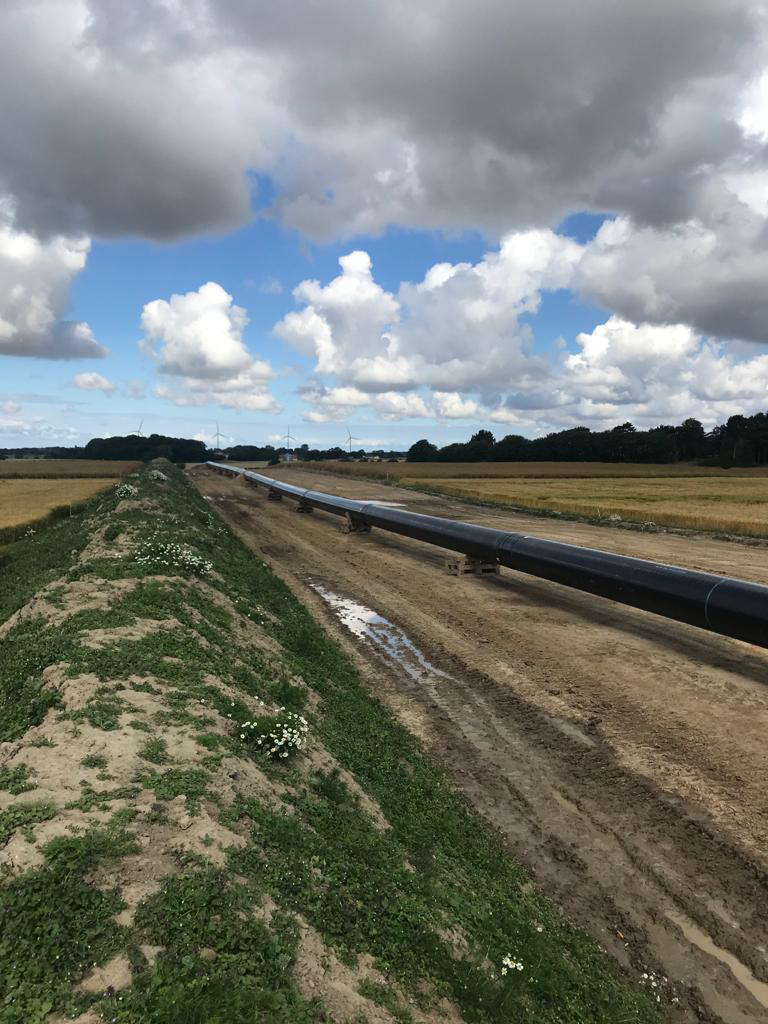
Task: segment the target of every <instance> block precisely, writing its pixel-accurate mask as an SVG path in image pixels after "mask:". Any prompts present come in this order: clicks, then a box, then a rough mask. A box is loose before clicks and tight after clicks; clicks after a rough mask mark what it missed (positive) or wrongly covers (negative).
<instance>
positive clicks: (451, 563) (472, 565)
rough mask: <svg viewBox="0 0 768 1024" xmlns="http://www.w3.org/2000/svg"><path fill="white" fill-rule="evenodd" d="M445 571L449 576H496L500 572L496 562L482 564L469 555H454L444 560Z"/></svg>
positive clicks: (479, 560)
mask: <svg viewBox="0 0 768 1024" xmlns="http://www.w3.org/2000/svg"><path fill="white" fill-rule="evenodd" d="M445 571H446V572H447V573H448V575H449V576H468V575H471V576H498V575H499V572H500V571H501V570H500V567H499V566H498V565H497V564H496V562H483V561H482V560H481V559H479V558H472V556H471V555H455V556H453V557H451V558H446V560H445Z"/></svg>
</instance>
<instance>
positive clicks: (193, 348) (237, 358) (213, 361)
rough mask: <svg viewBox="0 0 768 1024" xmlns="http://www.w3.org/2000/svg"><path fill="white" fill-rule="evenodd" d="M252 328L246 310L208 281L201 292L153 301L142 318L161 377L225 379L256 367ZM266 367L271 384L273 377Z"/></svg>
mask: <svg viewBox="0 0 768 1024" xmlns="http://www.w3.org/2000/svg"><path fill="white" fill-rule="evenodd" d="M247 323H248V317H247V315H246V312H245V310H244V309H243V308H242V307H241V306H236V305H235V304H234V303H233V301H232V296H231V295H230V294H229V293H228V292H226V291H225V290H224V289H223V288H222V287H221V285H219V284H216V283H215V282H214V281H209V282H208V283H207V284H204V285H201V287H200V288H199V289H198V290H197V291H196V292H187V293H186V294H185V295H172V296H171V298H170V300H169V301H166V300H165V299H155V300H154V301H153V302H148V303H147V304H146V305H145V306H144V310H143V312H142V314H141V326H142V327H143V329H144V332H145V339H144V341H143V342H142V347H143V349H144V350H145V351H146V352H148V353H149V354H150V355H151V356H153V358H154V359H155V360H156V362H157V366H158V369H159V371H160V372H161V373H168V374H174V375H177V376H182V377H201V378H202V377H206V378H211V379H216V378H219V379H224V378H226V377H229V376H231V375H232V374H233V373H239V372H241V371H243V370H246V369H249V368H251V367H252V366H253V364H254V361H253V359H252V358H251V356H250V354H249V352H248V350H247V349H246V347H245V345H244V344H243V337H242V335H243V330H244V328H245V326H246V325H247ZM262 366H263V371H264V372H263V377H264V379H266V378H268V377H269V376H271V373H270V370H269V368H268V367H267V365H266V364H262Z"/></svg>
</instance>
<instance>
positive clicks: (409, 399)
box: [373, 391, 432, 420]
mask: <svg viewBox="0 0 768 1024" xmlns="http://www.w3.org/2000/svg"><path fill="white" fill-rule="evenodd" d="M373 406H374V408H375V409H376V411H377V412H378V413H380V414H381V415H382V416H383V417H384V418H385V419H388V420H403V419H411V418H421V417H424V416H431V415H432V412H431V410H430V409H429V407H428V406H427V404H426V402H425V401H424V399H423V398H422V397H421V396H420V395H416V394H413V393H410V394H403V393H402V392H400V391H384V392H382V393H381V394H378V395H376V397H375V399H374V401H373Z"/></svg>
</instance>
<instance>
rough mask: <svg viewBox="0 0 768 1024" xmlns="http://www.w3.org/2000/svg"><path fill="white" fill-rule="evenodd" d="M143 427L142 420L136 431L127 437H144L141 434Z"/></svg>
mask: <svg viewBox="0 0 768 1024" xmlns="http://www.w3.org/2000/svg"><path fill="white" fill-rule="evenodd" d="M143 426H144V420H142V421H141V423H140V424H139V427H138V430H132V431H131V432H130V434H129V435H128V437H144V435H143V434H142V432H141V428H142V427H143Z"/></svg>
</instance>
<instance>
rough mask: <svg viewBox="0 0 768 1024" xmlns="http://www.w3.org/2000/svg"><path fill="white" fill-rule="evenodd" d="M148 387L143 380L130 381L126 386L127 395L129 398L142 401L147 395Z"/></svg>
mask: <svg viewBox="0 0 768 1024" xmlns="http://www.w3.org/2000/svg"><path fill="white" fill-rule="evenodd" d="M146 387H147V386H146V384H145V382H144V381H143V380H129V381H128V383H127V384H126V385H125V393H126V395H128V397H129V398H135V399H142V398H144V395H145V394H146Z"/></svg>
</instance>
